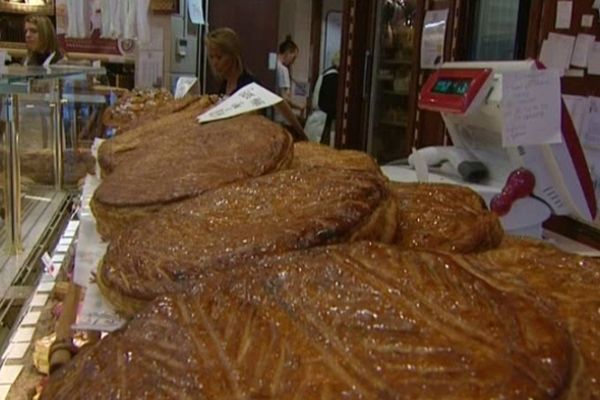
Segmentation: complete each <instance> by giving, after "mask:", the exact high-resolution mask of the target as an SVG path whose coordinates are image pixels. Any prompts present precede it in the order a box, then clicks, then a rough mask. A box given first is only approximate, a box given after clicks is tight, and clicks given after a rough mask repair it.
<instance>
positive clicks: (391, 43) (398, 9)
mask: <svg viewBox="0 0 600 400" xmlns="http://www.w3.org/2000/svg"><path fill="white" fill-rule="evenodd" d="M415 12H416V10H415V4H414V1H411V0H380V1H379V2H378V4H377V23H376V35H375V46H374V54H373V59H374V60H373V67H372V78H371V82H372V85H371V88H372V89H371V93H370V110H369V124H368V139H367V151H368V152H369V153H370V154H371V155H373V156H374V157H375V158H376V159H377V160H378V162H379V163H386V162H388V161H392V160H395V159H397V158H400V157H405V156H406V151H407V148H408V140H409V137H408V133H407V127H408V109H409V94H410V93H409V88H410V80H411V79H412V76H411V69H412V63H413V53H414V51H413V50H414V49H413V45H414V33H415V29H414V23H413V21H414V18H415Z"/></svg>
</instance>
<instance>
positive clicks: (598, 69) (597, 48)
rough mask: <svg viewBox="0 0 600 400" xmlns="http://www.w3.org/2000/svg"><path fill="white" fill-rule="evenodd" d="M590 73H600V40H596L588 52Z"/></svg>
mask: <svg viewBox="0 0 600 400" xmlns="http://www.w3.org/2000/svg"><path fill="white" fill-rule="evenodd" d="M587 68H588V74H590V75H600V42H595V43H594V45H593V46H592V48H591V49H590V54H588V65H587Z"/></svg>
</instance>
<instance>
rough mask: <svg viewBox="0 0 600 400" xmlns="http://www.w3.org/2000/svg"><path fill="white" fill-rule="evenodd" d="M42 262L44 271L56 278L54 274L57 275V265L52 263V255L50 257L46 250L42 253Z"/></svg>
mask: <svg viewBox="0 0 600 400" xmlns="http://www.w3.org/2000/svg"><path fill="white" fill-rule="evenodd" d="M42 264H44V271H45V272H46V273H47V274H49V275H51V276H52V277H53V278H56V276H57V275H58V267H57V266H55V265H54V262H53V261H52V257H50V254H48V252H45V253H44V254H43V255H42Z"/></svg>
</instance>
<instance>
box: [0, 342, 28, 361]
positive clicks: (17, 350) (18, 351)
mask: <svg viewBox="0 0 600 400" xmlns="http://www.w3.org/2000/svg"><path fill="white" fill-rule="evenodd" d="M30 344H31V343H11V344H10V345H9V346H8V348H7V349H6V351H5V352H4V358H6V359H9V360H20V359H22V358H23V357H25V353H27V349H29V345H30Z"/></svg>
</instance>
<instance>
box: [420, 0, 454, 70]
mask: <svg viewBox="0 0 600 400" xmlns="http://www.w3.org/2000/svg"><path fill="white" fill-rule="evenodd" d="M447 19H448V10H447V9H445V10H429V11H427V14H425V22H424V24H423V38H422V39H421V68H425V69H436V68H438V67H439V66H440V65H441V64H442V62H443V61H444V40H445V38H446V20H447Z"/></svg>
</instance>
